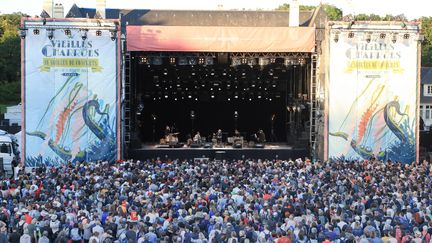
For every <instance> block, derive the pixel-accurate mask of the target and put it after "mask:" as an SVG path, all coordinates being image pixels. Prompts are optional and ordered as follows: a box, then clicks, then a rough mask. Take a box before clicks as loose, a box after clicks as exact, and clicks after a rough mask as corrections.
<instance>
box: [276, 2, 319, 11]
mask: <svg viewBox="0 0 432 243" xmlns="http://www.w3.org/2000/svg"><path fill="white" fill-rule="evenodd" d="M299 8H300V11H311V10H314V9H315V8H316V7H315V6H310V5H300V7H299ZM289 9H290V5H289V4H288V3H284V4H281V5H279V7H277V8H276V9H275V10H283V11H288V10H289Z"/></svg>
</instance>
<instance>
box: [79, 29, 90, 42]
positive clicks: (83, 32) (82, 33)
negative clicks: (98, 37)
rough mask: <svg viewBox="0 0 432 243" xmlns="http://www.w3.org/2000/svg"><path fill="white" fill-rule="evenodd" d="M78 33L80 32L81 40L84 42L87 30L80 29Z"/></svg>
mask: <svg viewBox="0 0 432 243" xmlns="http://www.w3.org/2000/svg"><path fill="white" fill-rule="evenodd" d="M80 32H81V39H82V40H86V39H87V32H88V29H80Z"/></svg>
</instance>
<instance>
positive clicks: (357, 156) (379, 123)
mask: <svg viewBox="0 0 432 243" xmlns="http://www.w3.org/2000/svg"><path fill="white" fill-rule="evenodd" d="M397 27H398V28H399V30H398V31H397V30H395V31H392V32H379V31H373V28H374V26H368V25H364V26H359V29H345V30H343V29H342V28H340V29H337V27H333V29H332V30H331V34H330V38H329V41H330V59H329V70H330V72H329V86H328V158H329V159H333V160H338V159H342V160H369V159H371V158H376V159H379V160H384V161H386V160H392V161H399V162H403V163H411V162H413V161H415V159H416V151H417V130H416V125H417V121H418V120H417V109H418V105H417V100H418V92H417V90H418V78H417V70H418V61H417V60H418V58H417V57H418V46H417V45H418V39H417V38H418V36H417V34H418V31H417V30H416V29H415V28H414V29H411V30H400V25H398V26H397ZM415 27H416V26H415ZM360 28H361V29H360ZM371 28H372V29H371ZM375 28H380V29H381V30H383V29H386V28H388V27H386V26H381V27H376V26H375Z"/></svg>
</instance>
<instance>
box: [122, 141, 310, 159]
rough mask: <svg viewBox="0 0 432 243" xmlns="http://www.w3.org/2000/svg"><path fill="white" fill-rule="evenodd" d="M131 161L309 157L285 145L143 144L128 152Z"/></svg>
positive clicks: (297, 149) (306, 151)
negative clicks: (198, 145)
mask: <svg viewBox="0 0 432 243" xmlns="http://www.w3.org/2000/svg"><path fill="white" fill-rule="evenodd" d="M129 157H130V158H132V159H141V160H143V159H151V158H157V157H159V158H170V159H193V158H210V159H227V160H228V159H242V158H244V159H248V158H249V159H297V158H304V157H309V151H308V149H307V148H294V147H292V146H288V145H286V144H266V145H265V146H264V148H255V147H252V148H251V147H243V148H233V147H232V146H225V147H212V148H204V147H199V148H190V147H186V146H184V147H180V148H171V147H163V146H162V147H161V146H160V145H155V144H143V145H142V147H141V148H138V149H132V150H130V153H129Z"/></svg>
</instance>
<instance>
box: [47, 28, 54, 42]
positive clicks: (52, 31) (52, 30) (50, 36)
mask: <svg viewBox="0 0 432 243" xmlns="http://www.w3.org/2000/svg"><path fill="white" fill-rule="evenodd" d="M47 36H48V39H50V40H52V38H54V29H47Z"/></svg>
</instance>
